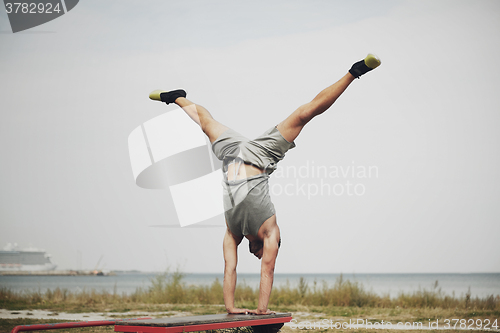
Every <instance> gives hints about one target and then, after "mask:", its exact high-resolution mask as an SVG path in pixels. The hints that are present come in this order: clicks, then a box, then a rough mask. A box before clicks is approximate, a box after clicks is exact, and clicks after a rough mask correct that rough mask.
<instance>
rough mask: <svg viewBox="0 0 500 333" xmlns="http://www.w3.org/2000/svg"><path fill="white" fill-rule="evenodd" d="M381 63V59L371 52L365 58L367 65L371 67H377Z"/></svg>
mask: <svg viewBox="0 0 500 333" xmlns="http://www.w3.org/2000/svg"><path fill="white" fill-rule="evenodd" d="M381 63H382V62H381V61H380V59H379V58H378V57H377V56H376V55H373V54H371V53H370V54H369V55H367V56H366V58H365V65H366V66H368V67H369V68H371V69H374V68H377V67H378V66H380V64H381Z"/></svg>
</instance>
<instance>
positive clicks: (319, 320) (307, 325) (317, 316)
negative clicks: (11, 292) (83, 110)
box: [0, 309, 500, 332]
mask: <svg viewBox="0 0 500 333" xmlns="http://www.w3.org/2000/svg"><path fill="white" fill-rule="evenodd" d="M192 315H193V314H192V313H190V312H179V311H166V312H140V311H130V312H102V313H95V312H89V313H66V312H52V311H45V310H19V311H12V310H5V309H0V319H16V318H30V319H57V320H60V321H61V322H64V321H68V320H75V321H95V320H112V319H117V318H123V317H127V318H144V317H150V318H158V317H185V316H192ZM292 316H293V322H292V323H286V324H285V328H286V331H302V330H313V331H320V330H321V331H323V330H325V329H326V330H327V331H328V330H332V331H336V330H339V329H340V331H343V330H346V329H347V330H348V331H349V330H351V329H368V330H370V331H373V330H375V331H379V332H380V330H405V331H406V330H415V329H416V328H412V327H402V326H396V325H392V326H387V325H384V326H383V327H380V326H379V327H373V326H372V327H366V325H356V322H355V321H356V320H355V319H353V320H352V324H349V319H346V318H343V317H338V318H335V317H331V318H329V317H327V315H325V314H323V313H308V312H295V313H293V314H292ZM336 322H338V323H344V322H346V323H345V325H346V327H344V328H343V329H342V328H340V327H338V328H337V327H332V326H331V325H332V324H335V323H336ZM348 324H349V325H348ZM319 325H322V326H319ZM325 325H330V326H325ZM436 329H438V330H446V329H445V328H444V326H442V325H439V327H438V328H436V327H428V326H427V325H423V326H421V327H419V328H418V330H424V331H427V330H436ZM459 330H460V329H459ZM446 331H448V330H446ZM488 331H489V332H500V330H495V329H491V330H488Z"/></svg>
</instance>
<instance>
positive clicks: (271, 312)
mask: <svg viewBox="0 0 500 333" xmlns="http://www.w3.org/2000/svg"><path fill="white" fill-rule="evenodd" d="M248 313H251V314H254V315H268V314H275V313H276V311H271V310H269V309H266V310H265V311H262V310H259V309H257V310H249V311H248Z"/></svg>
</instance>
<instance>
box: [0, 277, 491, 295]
mask: <svg viewBox="0 0 500 333" xmlns="http://www.w3.org/2000/svg"><path fill="white" fill-rule="evenodd" d="M158 274H159V273H140V272H134V273H118V274H116V275H109V276H0V288H8V289H10V290H12V291H18V292H19V291H40V292H45V291H46V290H47V289H51V290H54V289H56V288H61V289H67V290H69V291H72V292H79V291H83V290H86V291H91V290H96V291H104V290H105V291H107V292H109V293H114V292H116V293H118V294H122V293H126V294H131V293H133V292H134V291H136V290H137V289H138V288H142V289H143V290H147V289H148V288H149V287H150V286H151V280H152V279H154V278H155V276H157V275H158ZM339 276H340V274H279V273H277V274H275V278H274V285H275V286H285V285H287V284H288V285H289V286H290V287H292V288H295V287H297V286H298V285H299V282H300V279H301V278H303V281H305V282H306V283H307V285H308V287H309V288H313V287H314V285H315V284H316V286H317V287H318V288H320V287H321V286H322V285H323V284H324V283H326V284H327V285H328V286H333V285H334V284H335V282H336V281H337V279H338V278H339ZM223 277H224V276H223V275H222V274H215V273H213V274H212V273H206V274H203V273H188V274H185V276H184V278H183V282H184V283H185V284H186V285H210V284H212V283H213V282H214V281H215V280H216V279H218V280H219V282H220V283H222V280H223ZM343 279H344V280H350V281H352V282H358V283H359V284H360V285H362V286H363V288H364V289H365V290H366V291H372V292H374V293H376V294H378V295H381V296H383V295H389V296H390V297H396V296H398V294H399V293H401V292H404V293H412V292H414V291H418V290H423V289H425V290H438V289H441V291H442V292H443V293H445V294H447V295H450V296H455V297H461V296H465V294H466V293H468V292H469V290H470V294H471V296H472V297H480V298H484V297H488V296H490V295H494V296H496V295H500V273H471V274H438V273H436V274H433V273H429V274H343ZM259 281H260V275H259V274H244V273H243V274H241V273H240V274H238V283H239V284H246V285H248V286H250V287H252V288H258V287H259Z"/></svg>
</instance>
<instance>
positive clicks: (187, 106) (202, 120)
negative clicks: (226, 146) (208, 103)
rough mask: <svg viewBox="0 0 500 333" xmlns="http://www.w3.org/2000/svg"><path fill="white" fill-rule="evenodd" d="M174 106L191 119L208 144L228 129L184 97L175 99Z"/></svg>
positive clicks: (206, 111) (205, 110)
mask: <svg viewBox="0 0 500 333" xmlns="http://www.w3.org/2000/svg"><path fill="white" fill-rule="evenodd" d="M175 104H177V105H179V106H180V107H181V108H182V109H183V110H184V111H185V112H186V113H187V115H188V116H189V117H190V118H191V119H193V120H194V121H195V122H196V123H197V124H198V125H200V127H201V129H202V130H203V132H204V133H205V134H206V135H207V136H208V139H209V140H210V143H213V142H214V141H215V140H216V139H217V138H218V137H219V136H220V135H221V134H222V133H223V132H224V131H226V130H228V129H229V128H228V127H226V126H224V125H222V124H221V123H219V122H218V121H216V120H215V119H214V118H213V117H212V115H211V114H210V112H208V110H207V109H205V108H204V107H203V106H201V105H197V104H194V103H193V102H191V101H189V100H188V99H186V98H184V97H179V98H177V99H176V100H175Z"/></svg>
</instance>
